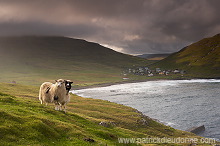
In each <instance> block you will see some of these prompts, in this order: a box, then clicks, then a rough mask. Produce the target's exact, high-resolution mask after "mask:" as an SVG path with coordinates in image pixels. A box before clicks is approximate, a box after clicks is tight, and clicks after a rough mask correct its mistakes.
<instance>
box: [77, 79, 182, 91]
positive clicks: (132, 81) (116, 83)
mask: <svg viewBox="0 0 220 146" xmlns="http://www.w3.org/2000/svg"><path fill="white" fill-rule="evenodd" d="M159 80H171V79H146V80H126V81H118V82H109V83H99V84H93V85H88V86H73V90H81V89H88V88H97V87H107V86H111V85H119V84H127V83H141V82H147V81H159ZM177 80H178V79H177Z"/></svg>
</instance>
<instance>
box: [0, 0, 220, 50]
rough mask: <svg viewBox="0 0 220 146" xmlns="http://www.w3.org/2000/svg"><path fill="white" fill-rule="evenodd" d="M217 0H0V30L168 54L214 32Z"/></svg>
mask: <svg viewBox="0 0 220 146" xmlns="http://www.w3.org/2000/svg"><path fill="white" fill-rule="evenodd" d="M219 6H220V0H0V35H1V36H14V35H16V36H19V35H22V36H24V35H49V36H53V35H54V36H66V37H72V38H80V39H85V40H87V41H92V42H97V43H99V44H101V45H104V46H106V47H109V48H112V49H114V50H116V51H119V52H123V53H127V54H148V53H172V52H176V51H179V50H180V49H182V48H183V47H185V46H187V45H190V44H191V43H194V42H196V41H199V40H201V39H202V38H205V37H211V36H213V35H215V34H218V33H220V9H219Z"/></svg>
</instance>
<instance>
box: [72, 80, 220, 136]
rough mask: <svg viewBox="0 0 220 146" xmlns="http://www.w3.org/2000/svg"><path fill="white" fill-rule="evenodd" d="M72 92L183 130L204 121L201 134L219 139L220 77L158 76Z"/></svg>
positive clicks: (199, 124)
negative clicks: (130, 108) (140, 80)
mask: <svg viewBox="0 0 220 146" xmlns="http://www.w3.org/2000/svg"><path fill="white" fill-rule="evenodd" d="M72 92H73V93H74V94H77V95H79V96H82V97H87V98H94V99H103V100H108V101H111V102H116V103H119V104H123V105H126V106H130V107H133V108H135V109H137V110H139V111H141V112H142V113H143V114H145V115H147V116H149V117H151V118H154V119H157V120H159V121H161V122H162V123H164V124H166V125H168V126H171V127H173V128H176V129H180V130H186V129H189V128H191V127H195V126H201V125H205V128H206V130H205V132H203V133H201V134H200V135H201V136H204V137H208V138H215V139H217V140H219V139H220V97H219V95H220V80H216V79H199V80H159V81H147V82H140V83H127V84H119V85H112V86H107V87H98V88H89V89H82V90H73V91H72Z"/></svg>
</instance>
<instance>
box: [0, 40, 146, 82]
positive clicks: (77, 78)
mask: <svg viewBox="0 0 220 146" xmlns="http://www.w3.org/2000/svg"><path fill="white" fill-rule="evenodd" d="M147 63H148V61H146V60H144V59H140V58H138V57H134V56H130V55H126V54H122V53H119V52H116V51H114V50H111V49H109V48H106V47H103V46H101V45H99V44H97V43H92V42H87V41H85V40H80V39H72V38H66V37H52V36H51V37H50V36H24V37H0V70H1V72H0V82H12V81H15V82H17V83H22V84H32V85H39V84H40V83H42V82H44V81H45V80H47V81H48V80H54V79H58V78H66V79H71V80H73V81H74V82H75V83H76V84H96V83H102V82H115V81H121V80H122V77H121V72H122V70H123V69H124V68H126V67H129V66H133V65H145V64H147Z"/></svg>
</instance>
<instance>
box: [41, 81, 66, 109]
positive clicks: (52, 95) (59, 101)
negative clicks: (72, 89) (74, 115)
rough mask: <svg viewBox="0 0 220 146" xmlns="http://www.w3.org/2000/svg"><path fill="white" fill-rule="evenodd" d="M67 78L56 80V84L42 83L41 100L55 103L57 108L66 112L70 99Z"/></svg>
mask: <svg viewBox="0 0 220 146" xmlns="http://www.w3.org/2000/svg"><path fill="white" fill-rule="evenodd" d="M66 82H67V81H66V80H63V79H59V80H56V83H55V84H52V83H50V82H45V83H43V84H42V85H41V87H40V91H39V100H40V101H41V104H43V103H46V105H47V104H48V103H52V102H53V103H54V104H55V110H64V111H65V112H66V104H67V103H68V102H69V101H70V95H69V94H67V90H66V86H65V84H66Z"/></svg>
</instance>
